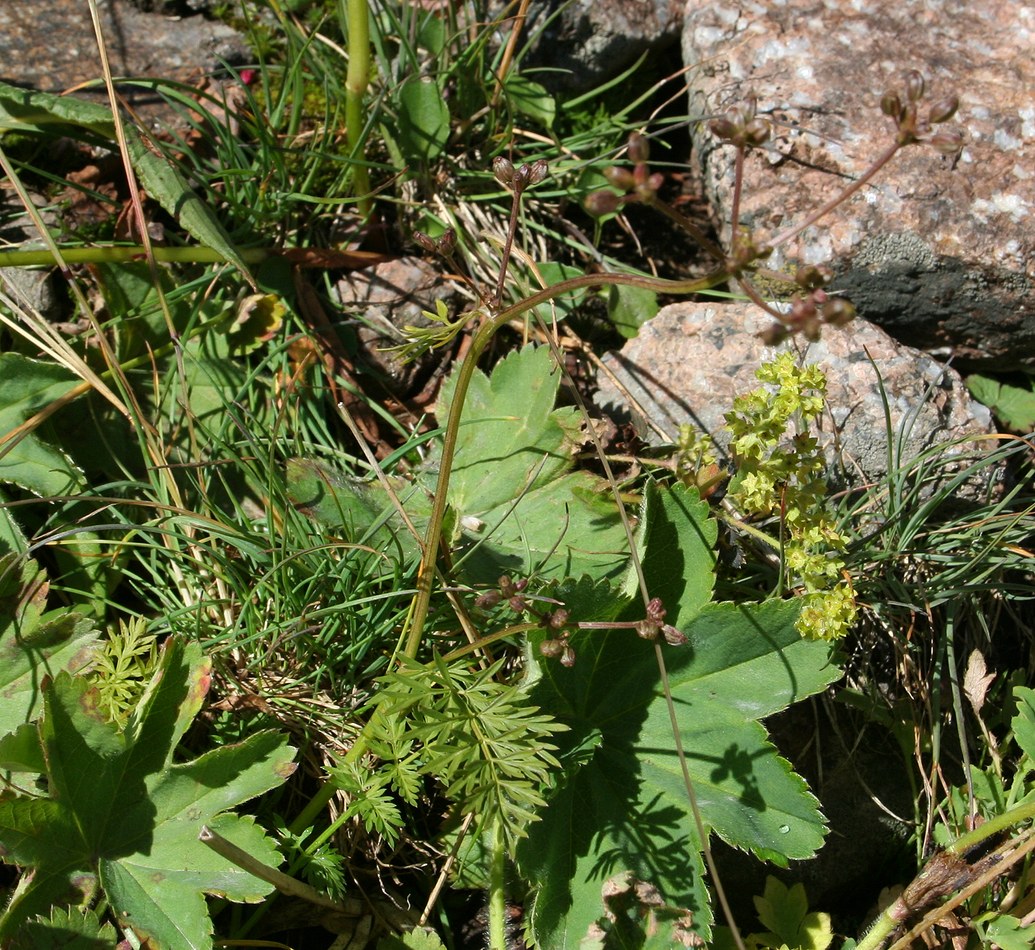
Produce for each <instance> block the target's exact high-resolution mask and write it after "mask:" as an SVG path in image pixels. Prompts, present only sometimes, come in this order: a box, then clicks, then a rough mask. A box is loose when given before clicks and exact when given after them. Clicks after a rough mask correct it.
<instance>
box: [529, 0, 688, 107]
mask: <svg viewBox="0 0 1035 950" xmlns="http://www.w3.org/2000/svg"><path fill="white" fill-rule="evenodd" d="M682 12H683V11H682V9H681V4H680V2H679V0H547V2H545V3H533V4H532V5H531V7H530V8H529V15H528V22H527V23H526V25H525V33H526V35H527V36H529V37H531V38H532V42H531V47H530V49H529V52H528V54H527V57H526V59H525V65H526V66H530V67H544V68H545V69H546V70H549V71H543V72H537V73H535V76H534V78H535V79H536V81H537V82H541V83H543V84H544V85H545V86H547V87H548V88H549V89H551V90H553V91H558V92H566V93H567V94H569V95H570V94H572V93H578V92H585V91H588V90H590V89H592V88H593V87H594V86H598V85H600V84H601V83H602V82H604V81H605V80H607V79H610V78H612V77H614V76H617V75H618V74H619V73H621V72H622V70H624V69H626V68H628V67H629V66H631V65H632V64H633V63H634V62H635V61H636V60H637V59H638V58H639V57H640V56H642V55H643V54H644V53H647V52H649V53H652V54H653V53H659V52H661V51H662V50H664V49H666V48H668V47H671V46H674V45H675V44H677V43H678V42H679V35H680V30H681V27H682Z"/></svg>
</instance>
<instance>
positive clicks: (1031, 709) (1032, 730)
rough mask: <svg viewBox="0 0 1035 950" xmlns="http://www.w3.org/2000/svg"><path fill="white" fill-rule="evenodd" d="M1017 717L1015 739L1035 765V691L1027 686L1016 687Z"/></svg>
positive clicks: (1014, 722)
mask: <svg viewBox="0 0 1035 950" xmlns="http://www.w3.org/2000/svg"><path fill="white" fill-rule="evenodd" d="M1013 695H1014V699H1016V700H1017V715H1016V716H1014V717H1013V721H1012V723H1011V725H1012V726H1013V737H1014V739H1015V740H1016V742H1017V745H1018V746H1020V749H1021V751H1022V752H1023V753H1024V754H1025V755H1026V756H1027V757H1028V758H1029V759H1030V760H1031V761H1032V762H1033V763H1035V690H1033V689H1028V687H1027V686H1015V687H1014V690H1013Z"/></svg>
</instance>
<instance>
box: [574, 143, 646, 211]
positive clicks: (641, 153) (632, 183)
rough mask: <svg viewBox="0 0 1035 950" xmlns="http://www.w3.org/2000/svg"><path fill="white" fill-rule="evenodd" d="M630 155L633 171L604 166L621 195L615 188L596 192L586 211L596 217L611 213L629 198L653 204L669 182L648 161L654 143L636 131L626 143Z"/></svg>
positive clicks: (609, 179)
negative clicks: (663, 186)
mask: <svg viewBox="0 0 1035 950" xmlns="http://www.w3.org/2000/svg"><path fill="white" fill-rule="evenodd" d="M626 154H627V155H628V156H629V160H630V161H631V162H632V163H633V167H632V170H631V171H630V170H629V169H628V168H619V167H618V166H612V167H610V168H605V169H604V177H605V178H606V179H607V181H608V183H609V184H610V185H612V186H613V187H615V188H617V189H618V190H619V192H621V194H615V192H613V191H594V192H593V193H592V194H591V195H589V196H588V197H587V198H586V204H585V208H586V211H587V212H589V213H590V214H592V215H594V216H595V217H600V216H601V215H605V214H611V213H613V212H615V211H617V210H618V209H619V208H620V207H621V206H622V205H623V204H625V203H626V202H629V201H642V202H644V203H645V204H650V203H651V202H652V201H653V200H654V198H655V196H656V195H657V193H658V191H659V190H660V188H661V186H662V185H663V184H664V183H665V176H664V175H662V174H661V173H660V172H651V170H650V166H649V165H648V164H647V160H648V159H649V158H650V143H649V141H648V140H647V137H646V136H645V135H641V134H640V133H639V132H633V133H632V135H630V136H629V142H628V144H627V145H626Z"/></svg>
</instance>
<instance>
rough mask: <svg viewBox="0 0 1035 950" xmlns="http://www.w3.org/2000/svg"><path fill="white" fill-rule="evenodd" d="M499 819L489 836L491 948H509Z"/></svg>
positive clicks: (490, 949)
mask: <svg viewBox="0 0 1035 950" xmlns="http://www.w3.org/2000/svg"><path fill="white" fill-rule="evenodd" d="M499 825H500V822H499V819H497V820H496V821H494V822H493V823H492V827H491V828H489V830H488V831H487V832H486V834H487V835H488V836H489V842H488V844H489V950H507V896H506V892H505V891H504V869H505V857H506V856H505V854H504V851H503V834H502V829H501V828H500V826H499Z"/></svg>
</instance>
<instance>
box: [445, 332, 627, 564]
mask: <svg viewBox="0 0 1035 950" xmlns="http://www.w3.org/2000/svg"><path fill="white" fill-rule="evenodd" d="M455 379H456V377H455V374H454V375H453V376H451V377H450V378H449V379H447V380H446V382H445V383H444V384H443V387H442V392H441V394H440V396H439V405H438V414H439V417H440V418H445V416H446V414H447V413H448V412H449V408H450V405H451V403H452V398H453V390H454V387H455ZM559 381H560V374H559V372H558V371H557V369H556V367H555V366H554V365H553V360H552V356H551V354H550V351H549V349H547V348H546V347H540V348H536V347H533V346H526V347H524V348H523V349H522V350H520V351H518V352H515V353H511V354H509V355H508V356H507V357H506V358H505V359H503V360H502V361H500V363H498V364H497V365H496V367H495V369H494V370H493V373H492V376H491V378H490V377H486V376H485V375H484V374H483V373H481V372H475V374H474V376H473V377H472V379H471V385H470V388H469V389H468V393H467V399H466V401H465V403H464V411H463V415H462V416H461V420H460V432H459V435H458V438H457V446H456V456H455V460H454V463H453V474H452V478H451V479H450V483H449V503H450V505H451V506H452V508H453V509H454V510H455V512H456V516H457V517H456V521H457V525H458V530H459V531H460V538H459V539H458V542H459V547H460V548H462V549H463V550H464V551H465V552H466V555H465V556H464V557H463V558H462V559H460V560H461V561H462V563H463V564H464V570H465V571H466V573H467V574H468V576H469V577H471V578H473V579H475V580H480V581H492V580H495V579H496V578H497V577H499V576H500V574H501V573H504V572H509V573H513V574H518V575H528V574H531V573H533V572H535V571H538V572H539V574H540V575H541V576H542V577H545V578H550V577H568V576H574V577H577V576H579V575H580V574H583V573H586V574H590V575H591V576H592V577H604V576H613V575H615V574H617V573H618V572H619V571H620V570H621V569H622V568H623V567H624V566H625V563H626V559H627V557H628V554H627V550H628V543H627V541H626V537H625V532H624V529H623V528H622V524H621V521H620V519H619V517H618V511H617V508H616V506H615V505H614V503H613V501H612V500H611V495H610V491H609V489H608V487H607V485H606V483H605V482H603V481H602V480H601V479H599V478H596V477H595V476H592V475H590V474H589V473H586V472H571V471H570V470H571V468H572V465H573V461H572V458H573V455H574V452H575V449H576V448H577V447H578V445H579V444H580V443H581V441H582V434H581V430H580V427H579V421H578V416H577V413H576V412H575V411H574V410H572V409H556V410H555V409H554V408H553V407H554V402H555V401H556V398H557V388H558V384H559ZM433 462H434V460H433ZM425 477H426V476H425ZM429 488H430V485H429Z"/></svg>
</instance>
